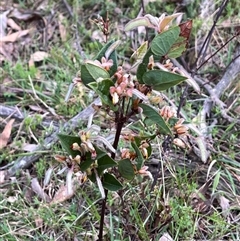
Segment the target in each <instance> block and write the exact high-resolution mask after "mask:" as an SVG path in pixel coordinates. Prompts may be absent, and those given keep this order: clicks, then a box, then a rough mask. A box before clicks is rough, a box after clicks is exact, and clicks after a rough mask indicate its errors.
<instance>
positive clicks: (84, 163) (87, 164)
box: [79, 152, 95, 172]
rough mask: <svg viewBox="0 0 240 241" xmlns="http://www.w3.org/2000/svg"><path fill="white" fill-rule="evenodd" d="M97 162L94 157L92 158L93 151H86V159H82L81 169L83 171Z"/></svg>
mask: <svg viewBox="0 0 240 241" xmlns="http://www.w3.org/2000/svg"><path fill="white" fill-rule="evenodd" d="M94 162H95V160H94V159H92V158H91V153H90V152H87V153H86V160H82V161H81V163H80V165H79V166H80V170H81V171H82V172H84V171H86V170H87V169H88V168H89V167H90V166H91V165H92V164H93V163H94Z"/></svg>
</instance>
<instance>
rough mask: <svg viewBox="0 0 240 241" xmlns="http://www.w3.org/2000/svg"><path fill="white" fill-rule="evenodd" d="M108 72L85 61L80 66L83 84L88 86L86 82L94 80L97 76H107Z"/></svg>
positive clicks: (105, 77)
mask: <svg viewBox="0 0 240 241" xmlns="http://www.w3.org/2000/svg"><path fill="white" fill-rule="evenodd" d="M109 77H110V76H109V73H108V72H107V71H106V70H105V69H104V68H101V67H99V66H98V65H96V64H94V63H93V62H92V63H86V64H83V65H82V66H81V79H82V82H83V83H84V85H86V86H87V87H88V84H90V83H92V82H96V81H97V80H98V79H99V78H103V79H107V78H109Z"/></svg>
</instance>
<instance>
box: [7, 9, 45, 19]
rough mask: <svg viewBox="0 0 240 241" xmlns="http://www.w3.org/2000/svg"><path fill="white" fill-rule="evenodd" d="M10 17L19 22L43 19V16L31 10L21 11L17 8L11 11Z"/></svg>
mask: <svg viewBox="0 0 240 241" xmlns="http://www.w3.org/2000/svg"><path fill="white" fill-rule="evenodd" d="M9 17H13V18H16V19H18V20H25V21H26V20H32V19H41V18H42V16H41V15H40V14H39V12H34V11H31V10H28V11H21V10H19V9H17V8H14V9H13V10H11V12H10V14H9Z"/></svg>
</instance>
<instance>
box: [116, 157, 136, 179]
mask: <svg viewBox="0 0 240 241" xmlns="http://www.w3.org/2000/svg"><path fill="white" fill-rule="evenodd" d="M118 171H119V173H120V174H121V176H122V177H123V178H125V179H127V180H132V179H133V178H134V176H135V173H134V168H133V164H132V162H131V161H130V160H129V159H122V160H120V161H119V162H118Z"/></svg>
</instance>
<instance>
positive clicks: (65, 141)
mask: <svg viewBox="0 0 240 241" xmlns="http://www.w3.org/2000/svg"><path fill="white" fill-rule="evenodd" d="M58 138H59V140H60V142H61V145H62V147H63V148H64V149H65V150H66V152H67V153H68V154H69V155H71V156H72V157H73V158H74V157H76V156H77V155H80V154H81V153H80V152H79V151H74V150H72V144H73V143H78V145H80V144H81V139H80V137H78V136H70V135H65V134H58Z"/></svg>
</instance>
